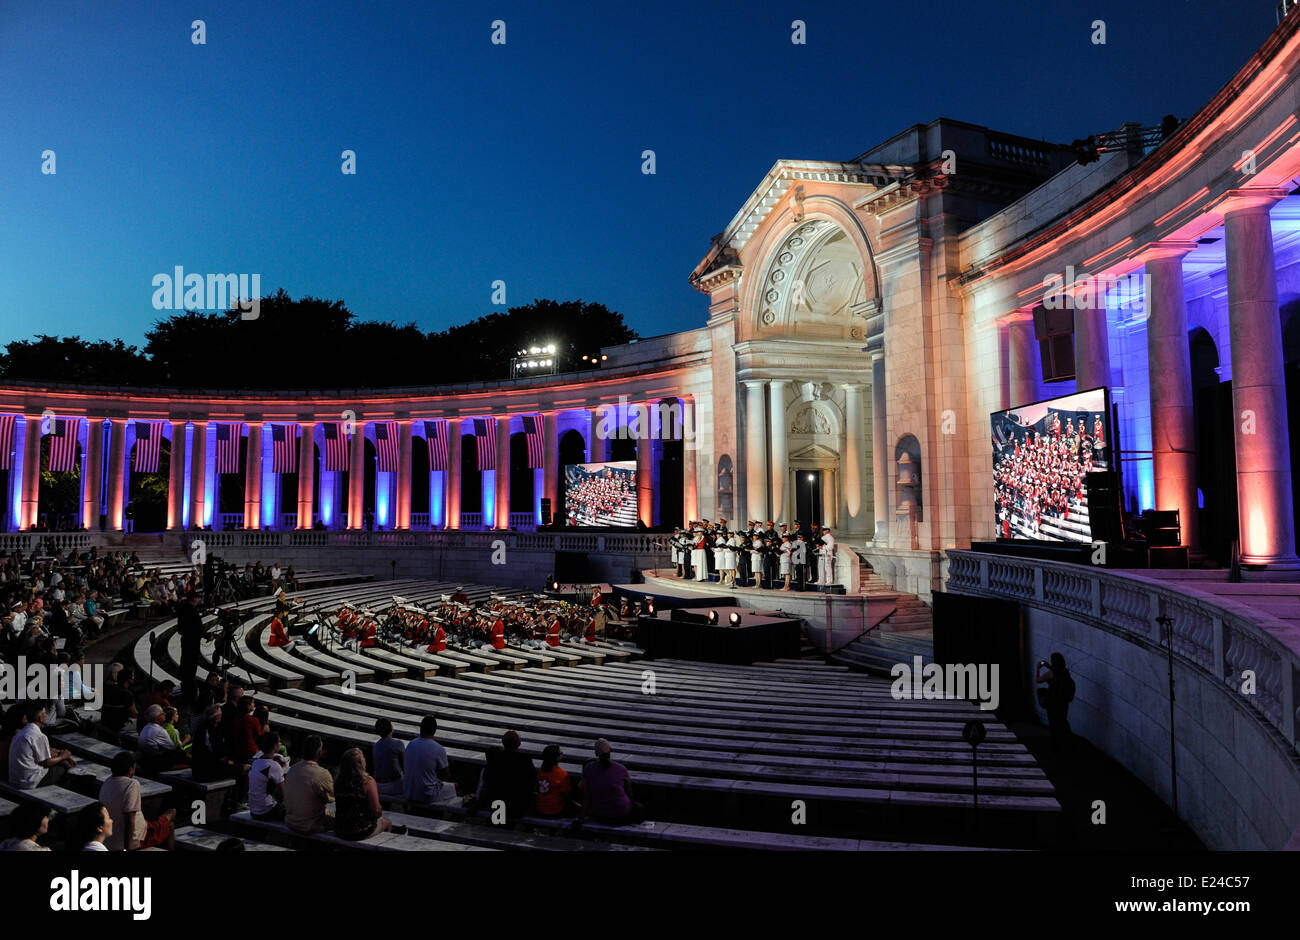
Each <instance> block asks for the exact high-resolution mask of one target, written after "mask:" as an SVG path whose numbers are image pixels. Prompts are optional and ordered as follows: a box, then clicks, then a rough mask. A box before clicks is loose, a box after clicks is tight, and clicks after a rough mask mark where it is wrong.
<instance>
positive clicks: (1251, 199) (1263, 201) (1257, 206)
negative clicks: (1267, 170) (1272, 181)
mask: <svg viewBox="0 0 1300 940" xmlns="http://www.w3.org/2000/svg"><path fill="white" fill-rule="evenodd" d="M1286 196H1287V191H1286V190H1284V189H1278V188H1275V187H1272V186H1267V187H1265V186H1260V187H1244V188H1242V189H1230V190H1228V191H1227V192H1226V193H1224V194H1223V195H1222V196H1220V197H1219V201H1218V202H1217V203H1215V205H1214V211H1215V213H1217V214H1218V215H1221V216H1225V217H1226V216H1227V215H1228V214H1229V213H1237V212H1250V211H1255V212H1268V211H1269V210H1270V209H1272V208H1273V206H1274V205H1275V204H1276V203H1278V202H1280V201H1281V200H1282V199H1285V198H1286Z"/></svg>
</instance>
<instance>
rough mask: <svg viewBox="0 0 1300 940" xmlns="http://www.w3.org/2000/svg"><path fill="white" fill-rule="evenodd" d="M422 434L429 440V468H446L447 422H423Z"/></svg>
mask: <svg viewBox="0 0 1300 940" xmlns="http://www.w3.org/2000/svg"><path fill="white" fill-rule="evenodd" d="M424 436H425V439H426V440H428V442H429V469H430V470H446V469H447V463H448V457H447V422H446V421H426V422H424Z"/></svg>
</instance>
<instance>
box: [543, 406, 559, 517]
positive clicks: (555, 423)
mask: <svg viewBox="0 0 1300 940" xmlns="http://www.w3.org/2000/svg"><path fill="white" fill-rule="evenodd" d="M542 428H543V430H544V431H545V435H544V437H545V444H546V454H545V455H544V462H545V464H546V466H545V467H544V471H545V472H544V473H543V475H542V496H544V497H545V498H547V499H549V500H550V501H551V522H552V523H555V522H557V521H559V519H560V414H559V412H556V411H548V412H547V413H546V414H544V415H542Z"/></svg>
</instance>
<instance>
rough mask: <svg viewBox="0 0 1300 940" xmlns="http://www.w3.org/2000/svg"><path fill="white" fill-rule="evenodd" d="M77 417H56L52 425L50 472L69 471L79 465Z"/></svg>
mask: <svg viewBox="0 0 1300 940" xmlns="http://www.w3.org/2000/svg"><path fill="white" fill-rule="evenodd" d="M79 423H80V422H79V421H78V419H76V418H55V419H54V423H53V424H52V425H51V426H50V472H51V473H69V472H71V471H72V470H74V469H76V466H77V429H78V424H79Z"/></svg>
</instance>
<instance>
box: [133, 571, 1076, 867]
mask: <svg viewBox="0 0 1300 940" xmlns="http://www.w3.org/2000/svg"><path fill="white" fill-rule="evenodd" d="M457 586H458V585H454V584H446V583H439V582H428V581H423V582H422V581H414V580H409V579H408V580H401V581H388V582H368V583H366V584H360V585H343V586H330V587H324V588H320V589H316V590H312V591H306V592H303V593H302V596H303V597H304V600H305V602H306V603H305V607H306V608H308V609H312V610H319V611H328V610H331V609H332V608H333V607H334V606H336V605H337V604H338V603H340V602H341V601H342V600H344V599H349V600H352V601H353V602H354V603H359V604H363V605H364V604H371V605H375V606H379V605H386V603H387V601H388V599H389V598H390V597H391V596H392V595H394V594H397V595H401V596H403V597H406V598H408V599H410V600H412V601H414V602H416V603H423V602H428V601H434V600H436V598H437V597H438V596H439V595H440V594H443V593H450V592H451V591H452V590H454V589H455V588H456V587H457ZM500 590H501V589H496V588H491V587H487V586H474V587H472V588H469V589H468V590H467V593H470V596H471V597H472V598H475V599H478V598H484V597H486V596H487V594H488V593H490V592H493V591H500ZM270 603H271V602H270V599H268V598H254V599H252V600H249V601H246V602H243V603H242V604H241V605H239V606H240V607H241V608H243V609H244V610H245V611H247V612H249V613H251V614H252V616H251V617H250V619H249V621H248V628H247V630H245V631H243V633H242V637H241V654H242V655H243V657H244V661H245V663H246V665H247V671H248V673H249V674H250V677H251V678H252V679H253V680H254V682H255V685H256V687H257V688H258V689H259V691H258V693H257V695H258V699H259V700H260V701H263V702H265V703H266V704H267V705H268V706H270V708H271V709H272V717H271V723H272V726H273V727H275V728H277V729H278V730H280V731H281V733H282V734H285V735H287V736H289V737H290V738H297V737H300V736H302V735H306V734H319V735H321V736H322V737H323V738H324V739H325V740H326V741H327V743H329V744H331V745H332V746H333V747H334V748H336V749H337V748H342V747H351V746H356V747H361V748H362V749H363V750H365V751H367V752H368V751H369V747H370V745H371V744H372V743H373V741H374V737H375V736H374V733H373V726H374V722H375V719H376V718H377V717H379V716H381V715H382V716H387V717H388V718H390V719H391V720H392V721H393V724H394V727H395V731H396V734H397V735H398V737H400V738H404V739H409V738H412V737H414V736H415V735H416V733H417V726H418V722H419V720H420V717H421V716H422V715H424V714H426V713H430V712H432V713H434V714H436V715H437V716H438V719H439V734H438V738H439V740H440V741H441V742H442V744H443V746H444V747H445V748H446V749H447V751H448V755H449V756H450V758H451V760H452V762H453V766H454V767H456V768H457V773H458V777H459V778H460V779H462V780H463V781H466V782H468V783H471V784H472V782H473V781H474V780H475V779H476V778H477V774H478V770H479V769H480V768H481V767H482V764H483V762H484V754H485V751H486V750H487V749H488V748H490V747H492V746H494V745H495V744H497V743H498V741H499V737H500V734H501V732H502V731H504V730H505V729H506V728H514V729H516V730H518V731H519V732H520V734H521V735H522V736H523V738H524V750H525V752H526V753H528V754H529V756H530V757H532V758H533V759H534V760H536V759H538V758H539V757H540V750H541V748H542V747H543V746H544V745H546V744H551V743H556V744H559V745H560V746H561V747H562V748H563V749H564V751H565V753H566V758H565V761H564V766H565V767H566V769H568V770H569V771H570V772H571V773H580V772H581V767H582V763H583V761H584V760H585V759H586V758H587V757H588V755H589V754H590V753H591V745H592V742H593V740H594V739H595V738H596V737H607V738H609V739H610V740H611V741H612V742H613V743H614V746H615V758H616V759H617V760H619V761H621V762H622V763H624V764H625V765H627V766H628V768H629V769H630V771H631V772H632V775H633V780H634V784H635V786H636V788H637V793H638V798H641V799H645V800H646V801H647V802H648V803H649V804H650V805H651V807H652V809H653V811H654V814H655V815H657V816H658V817H659V818H658V819H657V820H656V822H655V825H654V827H652V828H647V829H645V830H641V829H638V828H636V827H633V828H632V829H627V830H623V829H617V830H613V831H606V830H607V829H608V827H599V826H594V825H592V826H588V827H585V828H584V830H583V832H582V833H580V834H578V835H577V836H575V835H574V834H572V833H569V832H567V831H561V830H562V828H563V826H564V825H567V824H565V823H558V824H557V823H552V822H551V821H548V820H522V821H517V822H518V825H517V826H516V828H515V829H514V830H510V832H511V833H512V834H511V835H509V836H506V835H505V834H504V833H503V831H493V830H497V829H498V827H485V826H483V825H482V824H480V823H477V822H472V821H465V820H464V819H451V820H448V819H440V820H429V819H424V817H423V815H421V816H420V817H419V818H422V819H424V822H422V823H419V824H417V825H414V826H412V827H411V832H408V835H407V836H406V837H400V838H399V837H392V838H389V839H382V838H381V839H380V840H379V842H378V843H376V844H375V845H373V846H372V845H367V846H360V848H378V849H382V850H385V851H395V850H407V849H410V850H416V849H417V848H418V850H424V851H427V850H429V849H427V847H425V846H418V847H417V846H414V845H411V844H408V843H407V842H406V841H404V840H405V839H410V838H413V837H414V838H416V841H417V842H421V843H426V842H430V841H437V840H438V839H439V838H444V839H450V838H453V837H455V838H463V839H470V838H472V839H473V840H476V844H478V845H482V846H487V847H500V848H540V847H542V846H539V845H537V844H535V843H536V842H537V841H538V840H542V841H546V840H552V839H562V840H565V841H566V842H567V841H578V842H582V843H586V842H589V841H590V840H593V839H595V840H598V841H603V842H611V841H612V842H618V843H626V844H635V845H640V846H643V847H651V846H659V847H662V846H666V845H673V846H693V847H699V848H709V847H751V848H778V849H779V848H824V849H828V850H833V849H862V848H888V847H897V846H900V845H902V844H904V843H900V842H898V841H897V840H896V839H894V838H892V837H891V834H892V833H894V832H900V831H906V832H907V833H908V838H909V839H912V838H914V837H915V836H916V835H917V834H920V835H922V836H924V837H927V838H931V839H932V840H933V841H934V843H935V845H936V846H938V845H948V844H951V843H952V842H953V841H954V840H955V841H956V842H961V841H963V839H964V838H965V837H964V835H963V833H964V832H965V831H966V828H967V823H969V821H970V810H971V807H972V805H973V797H972V794H971V778H970V748H969V747H968V746H967V745H966V743H965V742H964V740H963V739H962V737H961V729H962V727H963V725H964V724H965V723H966V722H967V721H968V720H970V719H971V718H975V717H981V718H983V719H984V720H985V722H986V728H987V732H988V735H987V740H986V742H985V744H984V745H983V746H982V747H981V749H980V795H979V806H980V810H981V813H982V814H993V815H997V816H999V818H1003V817H1005V819H1007V820H1010V821H1013V822H1018V823H1019V825H1018V826H1017V825H1011V826H1005V825H999V826H998V827H996V831H998V833H999V838H1000V839H1003V840H1004V841H1003V842H1002V843H1001V844H1004V845H1008V846H1026V845H1037V844H1042V843H1043V839H1044V837H1045V835H1046V834H1047V833H1048V831H1049V830H1050V827H1051V825H1052V824H1053V823H1054V821H1055V818H1056V816H1057V815H1058V814H1059V810H1060V806H1059V803H1058V802H1057V800H1056V798H1055V794H1054V790H1053V787H1052V785H1051V783H1050V782H1049V781H1048V780H1047V778H1046V777H1045V776H1044V775H1043V773H1042V771H1041V770H1040V769H1039V768H1038V767H1037V765H1036V764H1035V762H1034V760H1033V758H1032V756H1031V755H1030V754H1029V752H1028V751H1027V750H1026V749H1025V748H1024V746H1023V745H1022V744H1020V743H1019V742H1018V741H1017V740H1016V739H1015V737H1014V735H1012V734H1011V733H1010V732H1009V731H1008V730H1007V729H1006V728H1004V727H1003V726H1002V725H1001V724H1000V723H999V722H997V721H996V720H995V719H994V718H993V717H992V716H991V715H982V714H981V713H980V712H979V711H978V710H977V709H976V708H975V706H974V705H972V704H971V703H968V702H960V701H914V702H913V701H902V702H900V701H896V700H894V699H893V697H892V696H891V694H890V683H889V682H888V681H887V680H883V679H878V678H873V677H870V676H865V675H862V674H860V673H854V672H850V671H848V670H847V669H846V668H844V667H842V666H839V667H837V666H826V665H823V664H820V663H813V662H806V661H788V662H781V663H768V664H762V665H759V666H720V665H714V664H701V663H693V662H685V661H674V660H655V661H635V658H636V657H637V655H638V653H639V651H637V650H635V649H634V648H632V647H630V646H629V645H627V644H619V643H616V642H605V643H601V644H593V645H587V644H573V645H572V648H570V645H567V644H566V645H564V646H561V647H559V648H547V649H546V650H544V651H542V650H521V649H515V648H513V647H512V648H508V649H507V650H505V651H482V650H474V651H472V652H469V651H460V650H449V651H448V652H447V653H446V654H430V653H428V652H426V651H425V650H423V649H421V648H416V649H412V648H401V649H389V650H385V649H380V648H375V649H368V650H360V651H349V650H340V649H333V648H330V649H327V648H326V646H327V644H326V643H325V641H324V638H323V636H322V635H321V632H319V631H318V633H317V634H316V635H315V636H312V637H305V638H300V639H299V641H298V642H297V644H295V646H294V648H293V649H292V650H283V649H272V648H269V647H267V646H265V645H264V644H263V640H264V635H265V627H266V623H267V622H268V619H269V614H268V611H269V608H270ZM155 634H156V636H157V639H156V641H152V640H151V639H150V636H149V635H146V636H144V637H142V638H141V639H140V641H138V642H137V643H136V645H135V648H134V650H135V659H136V662H137V664H139V665H141V667H142V668H145V665H146V663H147V660H148V658H149V652H150V650H152V652H153V656H154V673H153V674H154V678H156V679H162V678H164V677H170V678H173V679H174V680H175V679H176V678H177V677H176V676H175V666H176V663H177V661H178V660H179V653H180V649H179V638H178V637H176V635H175V631H174V622H169V623H164V624H163V625H161V626H160V627H159V628H158V630H157V631H155ZM489 652H491V653H496V654H498V655H495V656H494V655H488V654H489ZM211 656H212V647H211V644H209V643H206V642H205V643H204V644H203V648H202V650H201V660H202V664H203V665H202V668H207V667H208V666H209V665H210V662H211ZM558 667H564V668H558ZM233 671H234V672H235V674H236V675H241V674H242V671H241V670H239V669H236V670H233ZM177 681H178V680H177ZM651 683H653V686H652V685H651ZM268 687H269V688H268ZM161 777H163V775H160V778H161ZM166 779H167V782H168V783H171V784H173V785H175V781H174V780H173V779H172V777H171V776H168V777H167V778H166ZM796 800H798V801H802V802H803V804H804V805H806V807H807V808H808V817H809V819H810V820H811V821H812V823H811V824H810V825H809V826H808V827H807V829H806V831H800V828H799V827H794V826H791V825H790V815H791V810H790V807H791V806H792V805H793V803H794V801H796ZM446 812H454V810H449V811H444V810H443V809H442V808H439V810H438V811H437V812H436V813H434V815H445V814H446ZM403 815H405V814H403ZM240 822H241V825H242V826H244V828H245V831H249V830H248V826H249V825H253V824H255V825H256V826H262V825H263V824H262V823H260V822H257V821H252V820H240ZM439 823H445V824H446V825H440V824H439ZM462 823H463V824H464V825H469V826H473V827H475V828H476V829H487V831H486V832H470V833H466V832H462V831H461V830H459V829H451V828H448V827H449V826H451V825H453V824H462ZM741 825H752V826H755V827H756V829H757V830H763V831H752V830H750V829H746V828H740V826H741ZM272 828H273V827H272ZM988 828H989V829H990V830H992V828H993V827H988ZM524 830H531V832H528V833H524V832H523V831H524ZM253 834H254V835H256V836H257V837H258V838H262V837H263V834H262V833H257V832H254V833H253ZM525 835H526V838H525ZM281 836H283V834H281ZM267 838H270V836H269V835H268V836H267ZM278 838H279V837H278ZM294 838H295V839H298V838H299V837H296V836H295V837H294ZM281 841H283V839H282V838H281ZM335 841H338V840H335ZM548 844H549V843H548ZM559 844H562V843H557V845H559ZM906 844H907V845H908V846H909V847H918V846H916V845H914V844H913V843H911V842H908V843H906ZM553 847H554V846H553Z"/></svg>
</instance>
